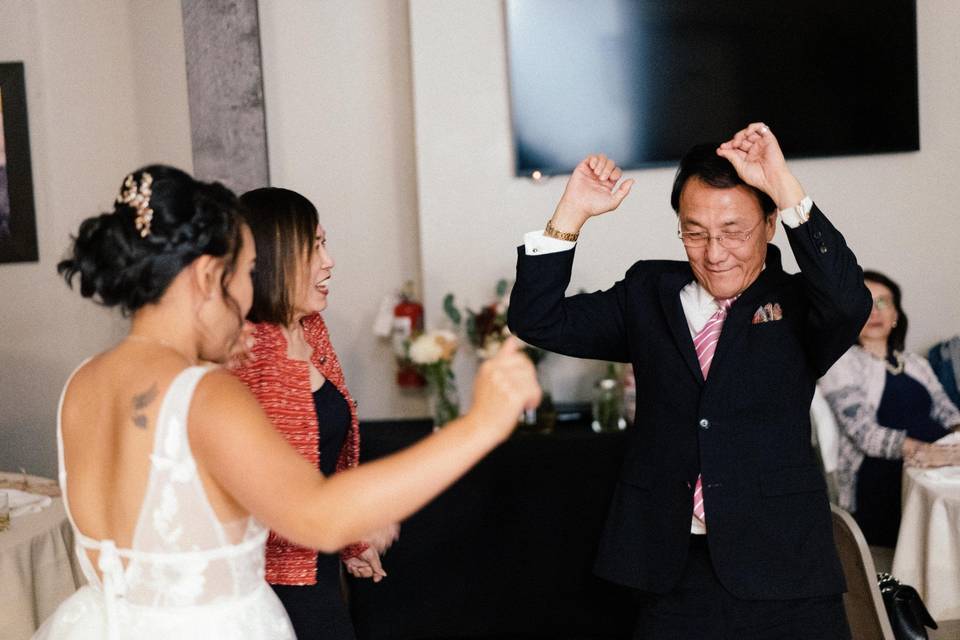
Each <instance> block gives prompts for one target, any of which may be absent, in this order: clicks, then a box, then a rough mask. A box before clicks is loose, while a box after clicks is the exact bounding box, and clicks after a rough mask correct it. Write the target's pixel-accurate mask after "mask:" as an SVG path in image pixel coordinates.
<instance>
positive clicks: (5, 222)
mask: <svg viewBox="0 0 960 640" xmlns="http://www.w3.org/2000/svg"><path fill="white" fill-rule="evenodd" d="M0 120H2V122H3V126H2V128H0V263H4V262H37V261H38V260H39V253H38V250H37V218H36V213H35V211H34V207H33V173H32V170H31V165H30V134H29V130H28V128H27V91H26V83H25V81H24V68H23V63H22V62H0Z"/></svg>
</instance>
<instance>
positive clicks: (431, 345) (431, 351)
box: [410, 334, 443, 364]
mask: <svg viewBox="0 0 960 640" xmlns="http://www.w3.org/2000/svg"><path fill="white" fill-rule="evenodd" d="M442 355H443V347H441V346H440V344H439V343H438V342H437V341H436V340H435V339H434V337H433V335H431V334H423V335H421V336H418V337H417V339H416V340H414V341H413V342H412V343H411V344H410V359H411V360H413V361H414V363H416V364H433V363H434V362H436V361H438V360H439V359H440V356H442Z"/></svg>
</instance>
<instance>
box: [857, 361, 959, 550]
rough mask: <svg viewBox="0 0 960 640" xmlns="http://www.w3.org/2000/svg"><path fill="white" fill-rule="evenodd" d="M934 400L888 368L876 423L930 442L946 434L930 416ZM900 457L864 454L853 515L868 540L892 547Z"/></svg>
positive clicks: (896, 522)
mask: <svg viewBox="0 0 960 640" xmlns="http://www.w3.org/2000/svg"><path fill="white" fill-rule="evenodd" d="M932 406H933V399H932V398H931V397H930V393H929V392H928V391H927V389H926V387H924V386H923V385H922V384H920V383H919V382H918V381H917V380H915V379H914V378H912V377H910V376H909V375H907V374H906V373H904V372H901V373H898V374H892V373H890V371H889V370H888V371H887V377H886V381H885V383H884V387H883V396H881V398H880V406H879V407H878V408H877V422H878V423H879V424H881V425H883V426H884V427H887V428H890V429H897V430H899V431H905V432H906V434H907V436H908V437H910V438H915V439H917V440H922V441H924V442H933V441H934V440H938V439H940V438H942V437H943V436H944V435H946V431H945V429H944V427H943V425H941V424H940V423H939V422H937V421H936V420H934V419H933V418H932V417H930V410H931V408H932ZM902 476H903V460H900V459H898V460H887V459H885V458H874V457H871V456H866V457H865V458H864V459H863V464H861V465H860V470H859V471H857V511H856V513H854V514H853V517H854V519H856V521H857V524H859V525H860V529H862V530H863V535H864V536H865V537H866V539H867V542H868V543H869V544H872V545H878V546H882V547H895V546H896V544H897V534H898V533H899V531H900V492H901V479H902Z"/></svg>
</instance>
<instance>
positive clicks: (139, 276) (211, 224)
mask: <svg viewBox="0 0 960 640" xmlns="http://www.w3.org/2000/svg"><path fill="white" fill-rule="evenodd" d="M147 174H149V176H150V177H151V178H152V183H151V182H150V181H149V179H148V181H147V184H149V186H150V189H151V191H152V192H151V193H150V195H149V200H148V201H147V203H146V205H147V206H149V208H150V209H152V210H153V214H152V217H151V218H150V220H149V227H148V229H149V231H148V232H147V231H146V230H144V232H143V233H142V232H141V228H139V227H138V215H137V213H138V210H137V208H136V205H135V204H124V203H123V202H116V203H115V204H114V207H113V211H112V212H107V213H101V214H100V215H98V216H93V217H91V218H87V219H86V220H84V221H83V222H82V223H81V224H80V230H79V232H78V233H77V235H76V237H74V238H73V246H72V247H71V249H70V254H69V256H68V257H67V258H66V259H64V260H62V261H61V262H60V263H59V264H57V271H58V272H59V273H60V275H61V276H63V278H64V279H65V280H66V281H67V284H68V285H70V287H71V288H72V287H73V278H74V276H75V275H78V274H79V276H80V294H81V295H82V296H84V297H85V298H93V299H94V300H95V301H97V302H98V303H100V304H102V305H104V306H107V307H114V306H116V307H120V309H121V311H122V312H123V314H124V315H130V314H132V313H133V312H135V311H137V310H138V309H140V308H141V307H143V306H144V305H148V304H151V303H154V302H157V301H158V300H159V299H160V298H161V297H162V296H163V294H164V292H166V290H167V287H169V286H170V283H171V282H173V280H174V278H176V277H177V274H179V273H180V272H181V271H182V270H183V269H184V267H186V266H187V265H189V264H190V263H192V262H193V261H194V260H195V259H197V258H198V257H200V256H202V255H210V256H215V257H217V258H223V259H224V265H225V268H224V272H223V277H222V279H221V288H222V289H223V292H224V299H225V300H227V301H230V300H231V298H230V296H229V295H228V294H227V293H226V284H227V282H228V281H229V279H230V276H231V275H232V274H233V272H234V270H235V268H236V260H237V254H238V252H239V250H240V245H241V242H242V236H241V235H240V229H241V225H242V213H241V206H242V205H241V204H240V202H239V200H237V197H236V196H235V195H234V194H233V192H232V191H230V190H229V189H227V188H226V187H224V186H223V185H222V184H219V183H206V182H200V181H198V180H194V179H193V178H192V177H190V176H189V175H188V174H186V173H184V172H183V171H180V170H179V169H175V168H173V167H168V166H164V165H151V166H148V167H143V168H142V169H138V170H137V171H134V172H133V173H132V174H130V176H132V180H133V184H134V188H137V187H138V186H142V185H143V184H144V179H145V177H146V175H147ZM128 187H129V183H127V184H125V185H122V186H121V193H122V192H123V190H124V188H128ZM139 222H142V220H140V221H139Z"/></svg>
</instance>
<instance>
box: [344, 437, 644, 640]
mask: <svg viewBox="0 0 960 640" xmlns="http://www.w3.org/2000/svg"><path fill="white" fill-rule="evenodd" d="M430 429H431V425H430V423H429V422H428V421H399V422H368V423H364V424H362V425H361V452H362V456H361V460H362V461H364V460H373V459H376V458H378V457H381V456H384V455H387V454H389V453H391V452H393V451H397V450H398V449H401V448H403V447H406V446H408V445H410V444H411V443H413V442H416V441H417V440H419V439H420V438H422V437H424V436H425V435H427V434H428V433H429V432H430ZM627 437H628V435H627V433H614V434H602V435H597V434H594V433H592V432H591V431H590V429H589V427H588V426H587V425H585V424H578V425H562V426H559V427H558V428H557V430H556V431H555V432H554V433H553V434H529V433H517V434H516V435H514V436H513V437H512V438H511V439H510V440H508V441H507V442H506V443H504V444H503V445H501V446H500V447H498V448H497V449H496V450H495V451H494V452H492V453H491V454H490V455H489V456H488V457H487V458H486V459H484V460H483V461H481V462H480V463H479V464H478V465H477V466H476V467H475V468H474V469H473V470H472V471H470V472H469V473H468V474H467V475H466V476H464V477H463V478H462V479H461V480H460V481H458V482H457V483H455V484H454V485H453V486H452V487H450V488H449V489H448V490H447V491H446V492H444V493H443V494H442V495H440V496H439V497H438V498H437V499H436V500H434V501H433V502H432V503H431V504H429V505H428V506H427V507H425V508H424V509H423V510H422V511H420V512H419V513H417V514H416V515H414V516H413V517H412V518H410V519H409V520H408V521H406V522H404V523H403V525H402V530H401V533H400V539H399V540H398V541H397V542H396V543H395V544H394V546H393V547H392V548H391V549H390V550H389V551H388V552H387V554H386V555H385V557H384V559H383V564H384V569H385V570H386V571H387V573H388V574H389V575H388V577H387V578H386V579H385V580H383V581H382V582H381V583H380V584H373V582H372V581H370V580H354V579H350V581H349V587H350V598H351V609H352V613H353V618H354V622H355V625H356V629H357V635H358V637H359V638H360V639H361V640H375V639H381V638H384V639H386V638H390V639H396V640H403V639H407V638H424V639H426V638H433V639H439V638H484V637H485V638H508V637H509V638H525V637H542V638H629V637H631V629H632V625H633V618H634V616H633V607H632V605H631V595H630V593H629V592H628V591H626V590H624V589H621V588H619V587H615V586H613V585H610V584H608V583H606V582H604V581H602V580H599V579H598V578H595V577H593V575H592V573H591V567H592V564H593V558H594V553H595V552H596V545H597V540H598V538H599V534H600V531H601V529H602V527H603V522H604V519H605V516H606V511H607V506H608V504H609V500H610V496H611V495H612V491H613V486H614V482H615V480H616V477H617V473H618V471H619V467H620V462H621V460H622V457H623V453H624V448H625V443H626V439H627Z"/></svg>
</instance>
